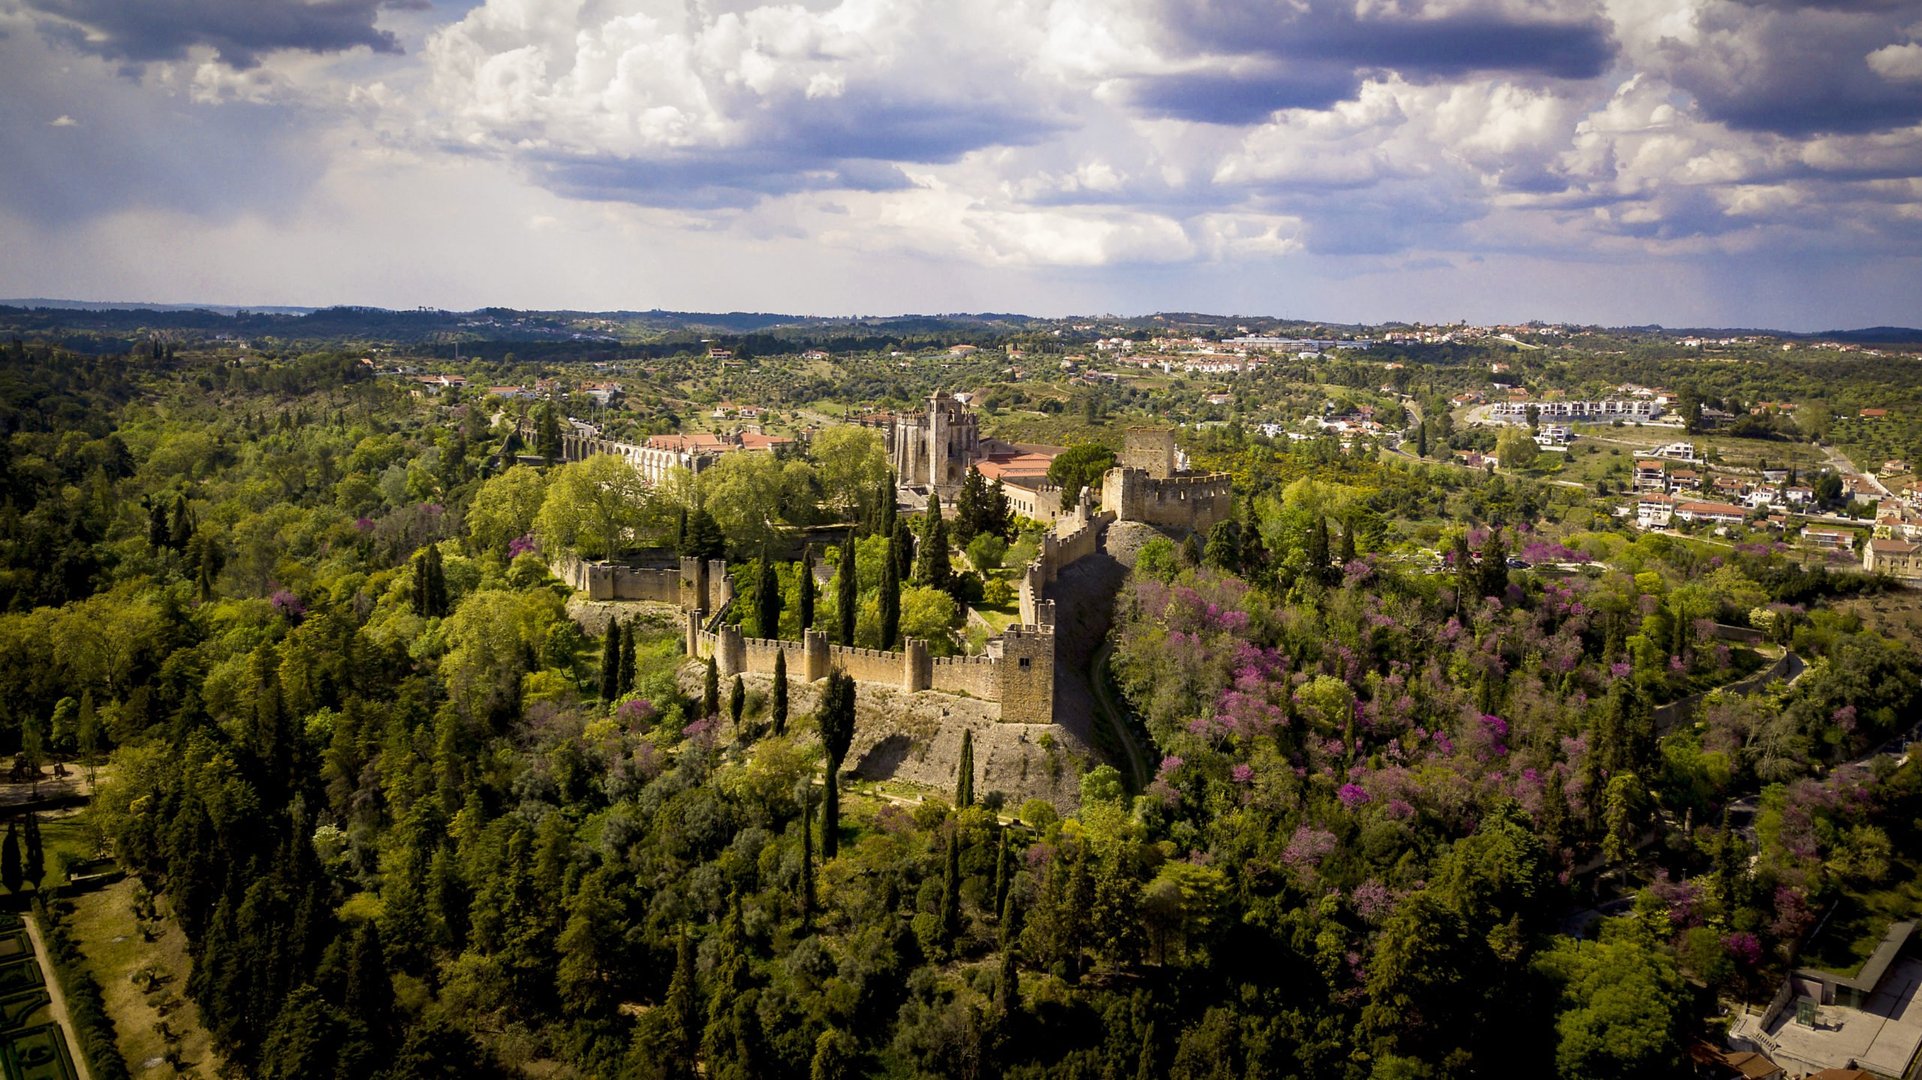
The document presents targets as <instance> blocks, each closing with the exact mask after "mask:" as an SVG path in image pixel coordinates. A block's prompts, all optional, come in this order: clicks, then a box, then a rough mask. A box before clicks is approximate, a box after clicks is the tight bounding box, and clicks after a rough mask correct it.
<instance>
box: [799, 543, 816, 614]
mask: <svg viewBox="0 0 1922 1080" xmlns="http://www.w3.org/2000/svg"><path fill="white" fill-rule="evenodd" d="M795 585H796V597H795V603H794V611H795V615H796V621H797V622H798V624H799V626H800V632H801V633H802V634H803V635H805V634H806V633H807V632H808V631H809V630H811V629H813V627H814V545H813V544H809V545H807V546H806V547H804V548H802V549H801V566H800V571H799V580H798V581H797V582H796V583H795Z"/></svg>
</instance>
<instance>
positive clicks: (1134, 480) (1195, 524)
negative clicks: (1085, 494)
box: [1101, 466, 1235, 532]
mask: <svg viewBox="0 0 1922 1080" xmlns="http://www.w3.org/2000/svg"><path fill="white" fill-rule="evenodd" d="M1101 508H1102V510H1104V511H1106V512H1108V513H1112V514H1114V515H1116V516H1117V517H1119V518H1120V519H1121V520H1122V521H1142V522H1146V523H1148V524H1150V525H1160V526H1165V527H1168V528H1176V529H1188V530H1191V531H1193V532H1206V531H1207V530H1208V529H1209V527H1210V526H1212V525H1214V524H1215V523H1216V522H1218V521H1226V520H1228V518H1229V517H1230V516H1232V515H1233V514H1234V509H1235V496H1234V483H1233V478H1232V477H1230V476H1229V475H1228V474H1227V473H1202V474H1198V475H1192V476H1171V477H1168V478H1166V479H1156V478H1155V477H1153V476H1151V475H1149V474H1148V473H1147V472H1146V471H1144V470H1142V469H1135V468H1128V467H1125V466H1124V467H1120V468H1114V469H1109V470H1108V472H1107V473H1106V474H1105V475H1104V476H1102V478H1101Z"/></svg>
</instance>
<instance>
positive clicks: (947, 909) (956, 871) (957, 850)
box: [941, 824, 961, 947]
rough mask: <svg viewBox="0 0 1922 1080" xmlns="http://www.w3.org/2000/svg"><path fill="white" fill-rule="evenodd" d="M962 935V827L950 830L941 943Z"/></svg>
mask: <svg viewBox="0 0 1922 1080" xmlns="http://www.w3.org/2000/svg"><path fill="white" fill-rule="evenodd" d="M960 936H961V828H960V826H959V825H958V824H956V825H955V826H954V827H952V828H950V829H949V830H948V851H947V870H946V872H945V873H944V874H943V876H942V878H941V944H943V945H946V946H949V947H952V946H953V945H954V940H955V938H957V937H960Z"/></svg>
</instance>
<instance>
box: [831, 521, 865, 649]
mask: <svg viewBox="0 0 1922 1080" xmlns="http://www.w3.org/2000/svg"><path fill="white" fill-rule="evenodd" d="M860 588H861V581H860V576H859V574H858V573H857V572H856V569H855V565H854V530H853V529H849V530H848V535H847V538H846V539H844V540H842V541H841V571H840V574H839V575H838V576H837V577H836V578H835V606H836V608H837V609H838V610H837V611H836V612H835V614H836V616H837V617H838V618H839V619H840V621H841V622H840V635H839V636H840V641H841V644H843V645H852V644H854V621H855V617H856V615H857V614H859V612H858V611H857V609H858V608H859V607H860V596H861V593H860Z"/></svg>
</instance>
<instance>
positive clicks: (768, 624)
mask: <svg viewBox="0 0 1922 1080" xmlns="http://www.w3.org/2000/svg"><path fill="white" fill-rule="evenodd" d="M781 602H782V597H781V579H780V577H779V576H778V575H777V574H776V573H775V570H774V563H773V562H772V561H770V560H769V559H768V557H767V549H766V548H762V549H761V562H760V573H759V574H758V575H756V578H755V586H754V619H755V622H754V627H755V630H756V631H757V632H758V633H759V634H760V636H761V637H764V638H779V637H780V636H781Z"/></svg>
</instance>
